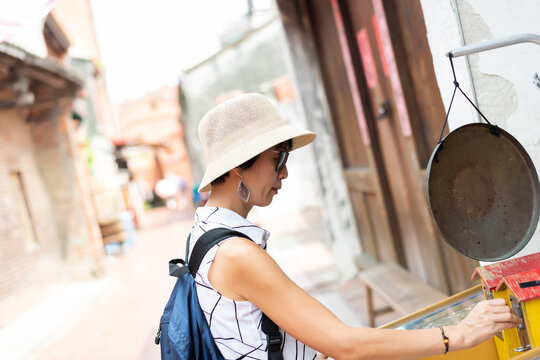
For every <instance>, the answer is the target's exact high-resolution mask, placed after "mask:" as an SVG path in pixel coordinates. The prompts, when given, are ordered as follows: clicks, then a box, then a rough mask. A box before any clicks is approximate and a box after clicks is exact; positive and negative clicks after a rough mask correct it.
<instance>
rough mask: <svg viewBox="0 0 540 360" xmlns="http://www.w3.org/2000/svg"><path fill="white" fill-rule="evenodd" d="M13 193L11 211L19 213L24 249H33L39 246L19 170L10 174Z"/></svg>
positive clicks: (29, 250)
mask: <svg viewBox="0 0 540 360" xmlns="http://www.w3.org/2000/svg"><path fill="white" fill-rule="evenodd" d="M10 177H11V183H12V185H13V189H14V190H15V191H14V195H15V207H14V209H13V211H14V212H15V213H16V214H18V215H19V219H20V225H21V230H22V238H23V239H24V242H25V246H26V250H27V251H28V252H31V251H35V250H37V249H38V248H39V245H38V242H37V238H36V232H35V229H34V224H33V221H32V216H31V213H30V208H29V206H28V197H27V194H26V191H25V187H24V182H23V178H22V174H21V172H20V171H13V172H11V174H10Z"/></svg>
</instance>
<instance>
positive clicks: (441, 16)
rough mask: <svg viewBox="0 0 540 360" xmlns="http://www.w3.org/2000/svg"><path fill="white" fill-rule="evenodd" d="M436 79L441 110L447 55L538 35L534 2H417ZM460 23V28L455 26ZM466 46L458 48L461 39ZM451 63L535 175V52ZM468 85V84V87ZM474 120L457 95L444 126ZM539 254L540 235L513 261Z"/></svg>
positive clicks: (539, 70)
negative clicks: (526, 158)
mask: <svg viewBox="0 0 540 360" xmlns="http://www.w3.org/2000/svg"><path fill="white" fill-rule="evenodd" d="M421 4H422V9H423V12H424V19H425V24H426V29H427V37H428V41H429V45H430V49H431V53H432V56H433V64H434V68H435V74H436V77H437V81H438V84H439V88H440V91H441V96H442V99H443V102H444V104H445V107H446V109H448V105H449V103H450V98H451V96H452V91H453V89H454V85H453V84H452V80H453V78H452V71H451V68H450V63H449V60H448V58H447V57H446V56H445V55H444V54H445V53H446V52H447V51H449V50H452V49H455V48H458V47H461V46H463V45H471V44H476V43H479V42H483V41H486V40H491V39H499V38H504V37H507V36H512V35H517V34H525V33H532V34H540V21H538V14H540V2H539V1H537V0H521V1H508V0H490V1H487V0H455V1H454V0H445V1H441V0H421ZM458 18H459V19H460V20H461V28H460V24H459V21H458ZM461 34H463V38H464V41H465V43H464V44H463V43H462V37H461ZM469 64H470V67H469V66H468V64H467V61H466V59H465V57H458V58H455V59H454V66H455V70H456V76H457V80H458V82H459V83H460V86H461V88H462V89H463V91H464V92H465V93H466V94H467V95H468V96H469V97H471V96H473V89H474V91H475V92H476V95H477V100H478V106H479V108H480V110H481V111H482V112H483V113H484V115H485V116H486V117H487V119H488V120H489V121H490V122H492V123H494V124H497V125H498V126H500V127H502V128H503V129H505V130H506V131H508V132H509V133H510V134H512V135H513V136H514V137H516V139H517V140H518V141H519V142H520V143H521V144H522V145H523V146H524V147H525V149H526V150H527V152H528V153H529V155H530V156H531V158H532V160H533V162H534V164H535V166H536V169H537V172H538V170H539V169H540V111H539V110H540V109H539V105H538V104H540V87H538V86H537V85H536V84H535V82H534V81H533V77H534V75H535V74H538V75H539V76H540V46H538V45H536V44H532V43H524V44H517V45H513V46H508V47H504V48H500V49H495V50H490V51H484V52H481V53H477V54H473V55H470V56H469ZM471 79H472V81H471ZM477 121H478V115H477V114H476V111H475V110H474V109H473V107H472V106H470V105H469V104H468V103H467V101H466V100H465V99H464V97H463V96H461V95H460V94H456V100H454V105H453V106H452V110H451V112H450V117H449V126H450V129H455V128H457V127H459V126H461V125H463V124H467V123H471V122H477ZM539 251H540V231H538V229H537V231H536V233H535V235H534V236H533V238H532V239H531V241H530V243H529V244H528V245H527V246H526V247H525V249H523V250H522V251H521V252H520V253H519V254H518V255H517V256H522V255H526V254H530V253H533V252H539Z"/></svg>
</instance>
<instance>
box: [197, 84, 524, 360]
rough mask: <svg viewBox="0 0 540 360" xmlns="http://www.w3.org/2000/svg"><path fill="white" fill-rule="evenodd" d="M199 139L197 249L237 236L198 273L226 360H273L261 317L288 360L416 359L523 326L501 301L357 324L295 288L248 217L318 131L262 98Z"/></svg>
mask: <svg viewBox="0 0 540 360" xmlns="http://www.w3.org/2000/svg"><path fill="white" fill-rule="evenodd" d="M199 137H200V140H201V143H202V145H203V149H204V151H205V155H206V159H207V169H206V172H205V174H204V177H203V179H202V181H201V185H200V188H199V191H200V192H206V191H210V190H211V193H210V196H209V198H208V201H207V203H206V206H204V207H201V208H198V209H197V211H196V214H195V224H194V226H193V229H192V232H191V239H192V241H191V248H190V250H192V249H193V245H194V244H195V242H196V240H197V239H198V238H199V237H200V236H201V235H202V234H203V233H204V232H206V231H208V230H210V229H213V228H217V227H225V228H231V229H234V230H237V231H240V232H242V233H244V234H246V235H247V236H248V237H249V238H250V239H251V240H253V241H250V240H249V239H246V238H241V237H233V238H229V239H227V240H224V241H223V242H221V243H220V244H218V245H216V246H214V247H213V248H212V249H211V250H210V251H209V252H208V253H207V254H206V256H205V258H204V259H203V261H202V263H201V267H200V268H199V272H198V273H197V275H196V277H195V281H196V283H197V294H198V297H199V302H200V304H201V308H202V309H203V310H204V312H205V314H206V319H207V320H208V323H209V325H210V330H211V332H212V335H213V337H214V339H215V341H216V344H217V346H218V348H219V350H220V351H221V353H222V354H223V356H224V357H225V358H226V359H237V358H242V357H243V358H249V359H267V358H268V354H267V350H266V348H267V344H266V336H265V334H264V333H263V332H262V330H261V316H262V313H263V312H264V313H265V314H266V315H267V316H268V317H269V318H270V319H272V320H273V321H274V322H275V323H276V324H277V325H279V327H280V329H282V330H281V331H282V334H283V357H284V359H314V358H315V357H316V351H315V350H317V351H319V352H321V353H323V354H326V355H328V356H331V357H332V358H336V359H413V358H418V357H423V356H429V355H436V354H442V353H445V352H446V351H448V350H449V351H455V350H460V349H464V348H467V347H471V346H474V345H476V344H478V343H480V342H482V341H484V340H486V339H488V338H490V337H492V336H493V335H494V334H496V333H497V332H499V331H501V330H503V329H507V328H510V327H514V326H516V325H517V324H518V323H519V320H518V318H517V317H516V316H515V315H513V314H512V313H511V311H510V309H509V308H508V306H506V304H505V302H504V300H502V299H496V300H490V301H484V302H482V303H480V304H478V305H477V306H476V307H475V309H473V311H472V312H471V313H470V314H469V315H468V316H467V317H466V318H465V319H464V320H463V321H462V322H461V323H459V324H458V325H455V326H446V327H444V328H441V329H439V328H433V329H425V330H410V331H397V330H383V329H371V328H353V327H350V326H348V325H346V324H344V323H343V322H341V321H340V320H339V319H338V318H337V317H336V316H334V315H333V314H332V313H331V312H330V311H329V310H328V309H327V308H325V307H324V306H323V305H322V304H320V303H319V302H317V300H315V299H314V298H312V297H311V296H310V295H309V294H308V293H306V292H305V291H303V290H302V289H301V288H299V287H298V286H297V285H296V284H295V283H293V282H292V281H291V280H290V279H289V278H288V277H287V276H286V275H285V274H284V273H283V272H282V270H281V269H280V268H279V266H278V265H277V264H276V263H275V262H274V260H273V259H272V258H271V257H270V256H269V255H268V254H267V253H266V251H265V248H266V241H267V240H268V237H269V233H268V232H267V231H266V230H264V229H261V228H259V227H258V226H256V225H254V224H253V223H251V222H249V221H248V220H246V217H247V216H248V214H249V212H250V210H251V209H252V208H253V206H267V205H270V203H271V202H272V199H273V198H274V196H276V195H277V194H278V192H279V190H280V189H281V187H282V185H283V180H285V179H286V178H287V175H288V173H287V166H286V162H287V158H288V155H289V152H290V151H292V150H295V149H297V148H299V147H302V146H304V145H307V144H309V143H310V142H312V141H313V140H314V139H315V134H313V133H311V132H309V131H306V130H301V129H297V128H295V127H292V126H290V125H288V124H287V123H286V122H285V121H284V120H283V119H282V118H281V116H280V115H279V114H278V112H277V111H276V110H275V108H274V107H273V106H272V105H271V104H270V102H269V101H268V100H267V99H266V98H265V97H263V96H262V95H259V94H245V95H241V96H237V97H235V98H233V99H231V100H228V101H226V102H224V103H222V104H220V105H219V106H217V107H215V108H214V109H212V110H210V111H209V112H208V113H207V114H206V115H205V116H204V117H203V119H202V120H201V123H200V125H199Z"/></svg>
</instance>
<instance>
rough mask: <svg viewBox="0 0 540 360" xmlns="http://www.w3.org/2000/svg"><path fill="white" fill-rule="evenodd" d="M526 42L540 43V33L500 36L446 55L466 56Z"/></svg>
mask: <svg viewBox="0 0 540 360" xmlns="http://www.w3.org/2000/svg"><path fill="white" fill-rule="evenodd" d="M525 42H530V43H534V44H536V45H540V35H537V34H520V35H514V36H509V37H505V38H500V39H493V40H489V41H485V42H482V43H480V44H475V45H467V46H463V47H460V48H457V49H454V50H451V51H449V52H447V53H446V54H445V55H446V56H447V57H449V56H452V57H459V56H464V55H470V54H475V53H478V52H482V51H487V50H492V49H497V48H501V47H505V46H510V45H515V44H521V43H525Z"/></svg>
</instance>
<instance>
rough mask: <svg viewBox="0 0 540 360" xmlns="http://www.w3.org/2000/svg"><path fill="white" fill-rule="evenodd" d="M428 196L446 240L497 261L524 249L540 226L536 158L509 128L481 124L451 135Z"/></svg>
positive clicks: (429, 179) (438, 152)
mask: <svg viewBox="0 0 540 360" xmlns="http://www.w3.org/2000/svg"><path fill="white" fill-rule="evenodd" d="M426 196H427V200H428V205H429V209H430V211H431V215H432V216H433V219H434V220H435V223H436V225H437V227H438V228H439V230H440V233H441V235H442V236H443V238H444V239H445V240H446V241H447V242H448V244H450V245H451V246H452V247H454V248H455V249H456V250H458V251H459V252H461V253H462V254H464V255H466V256H468V257H470V258H473V259H477V260H483V261H496V260H503V259H506V258H508V257H510V256H512V255H514V254H516V253H517V252H519V251H520V250H521V249H523V247H525V245H527V243H528V242H529V240H530V239H531V237H532V235H533V233H534V231H535V229H536V226H537V224H538V217H539V212H540V211H539V210H540V199H539V196H540V186H539V183H538V174H537V172H536V169H535V167H534V164H533V162H532V161H531V158H530V157H529V155H528V154H527V152H526V151H525V149H524V148H523V147H522V146H521V144H520V143H519V142H518V141H517V140H516V139H515V138H514V137H513V136H511V135H510V134H509V133H507V132H506V131H504V130H503V129H501V128H499V127H497V126H493V125H487V124H481V123H475V124H468V125H465V126H462V127H460V128H458V129H456V130H454V131H452V132H451V133H450V134H448V135H447V136H446V137H445V138H444V139H443V141H442V142H441V143H439V144H438V145H437V147H436V148H435V150H434V151H433V154H432V155H431V158H430V160H429V163H428V166H427V173H426Z"/></svg>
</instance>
